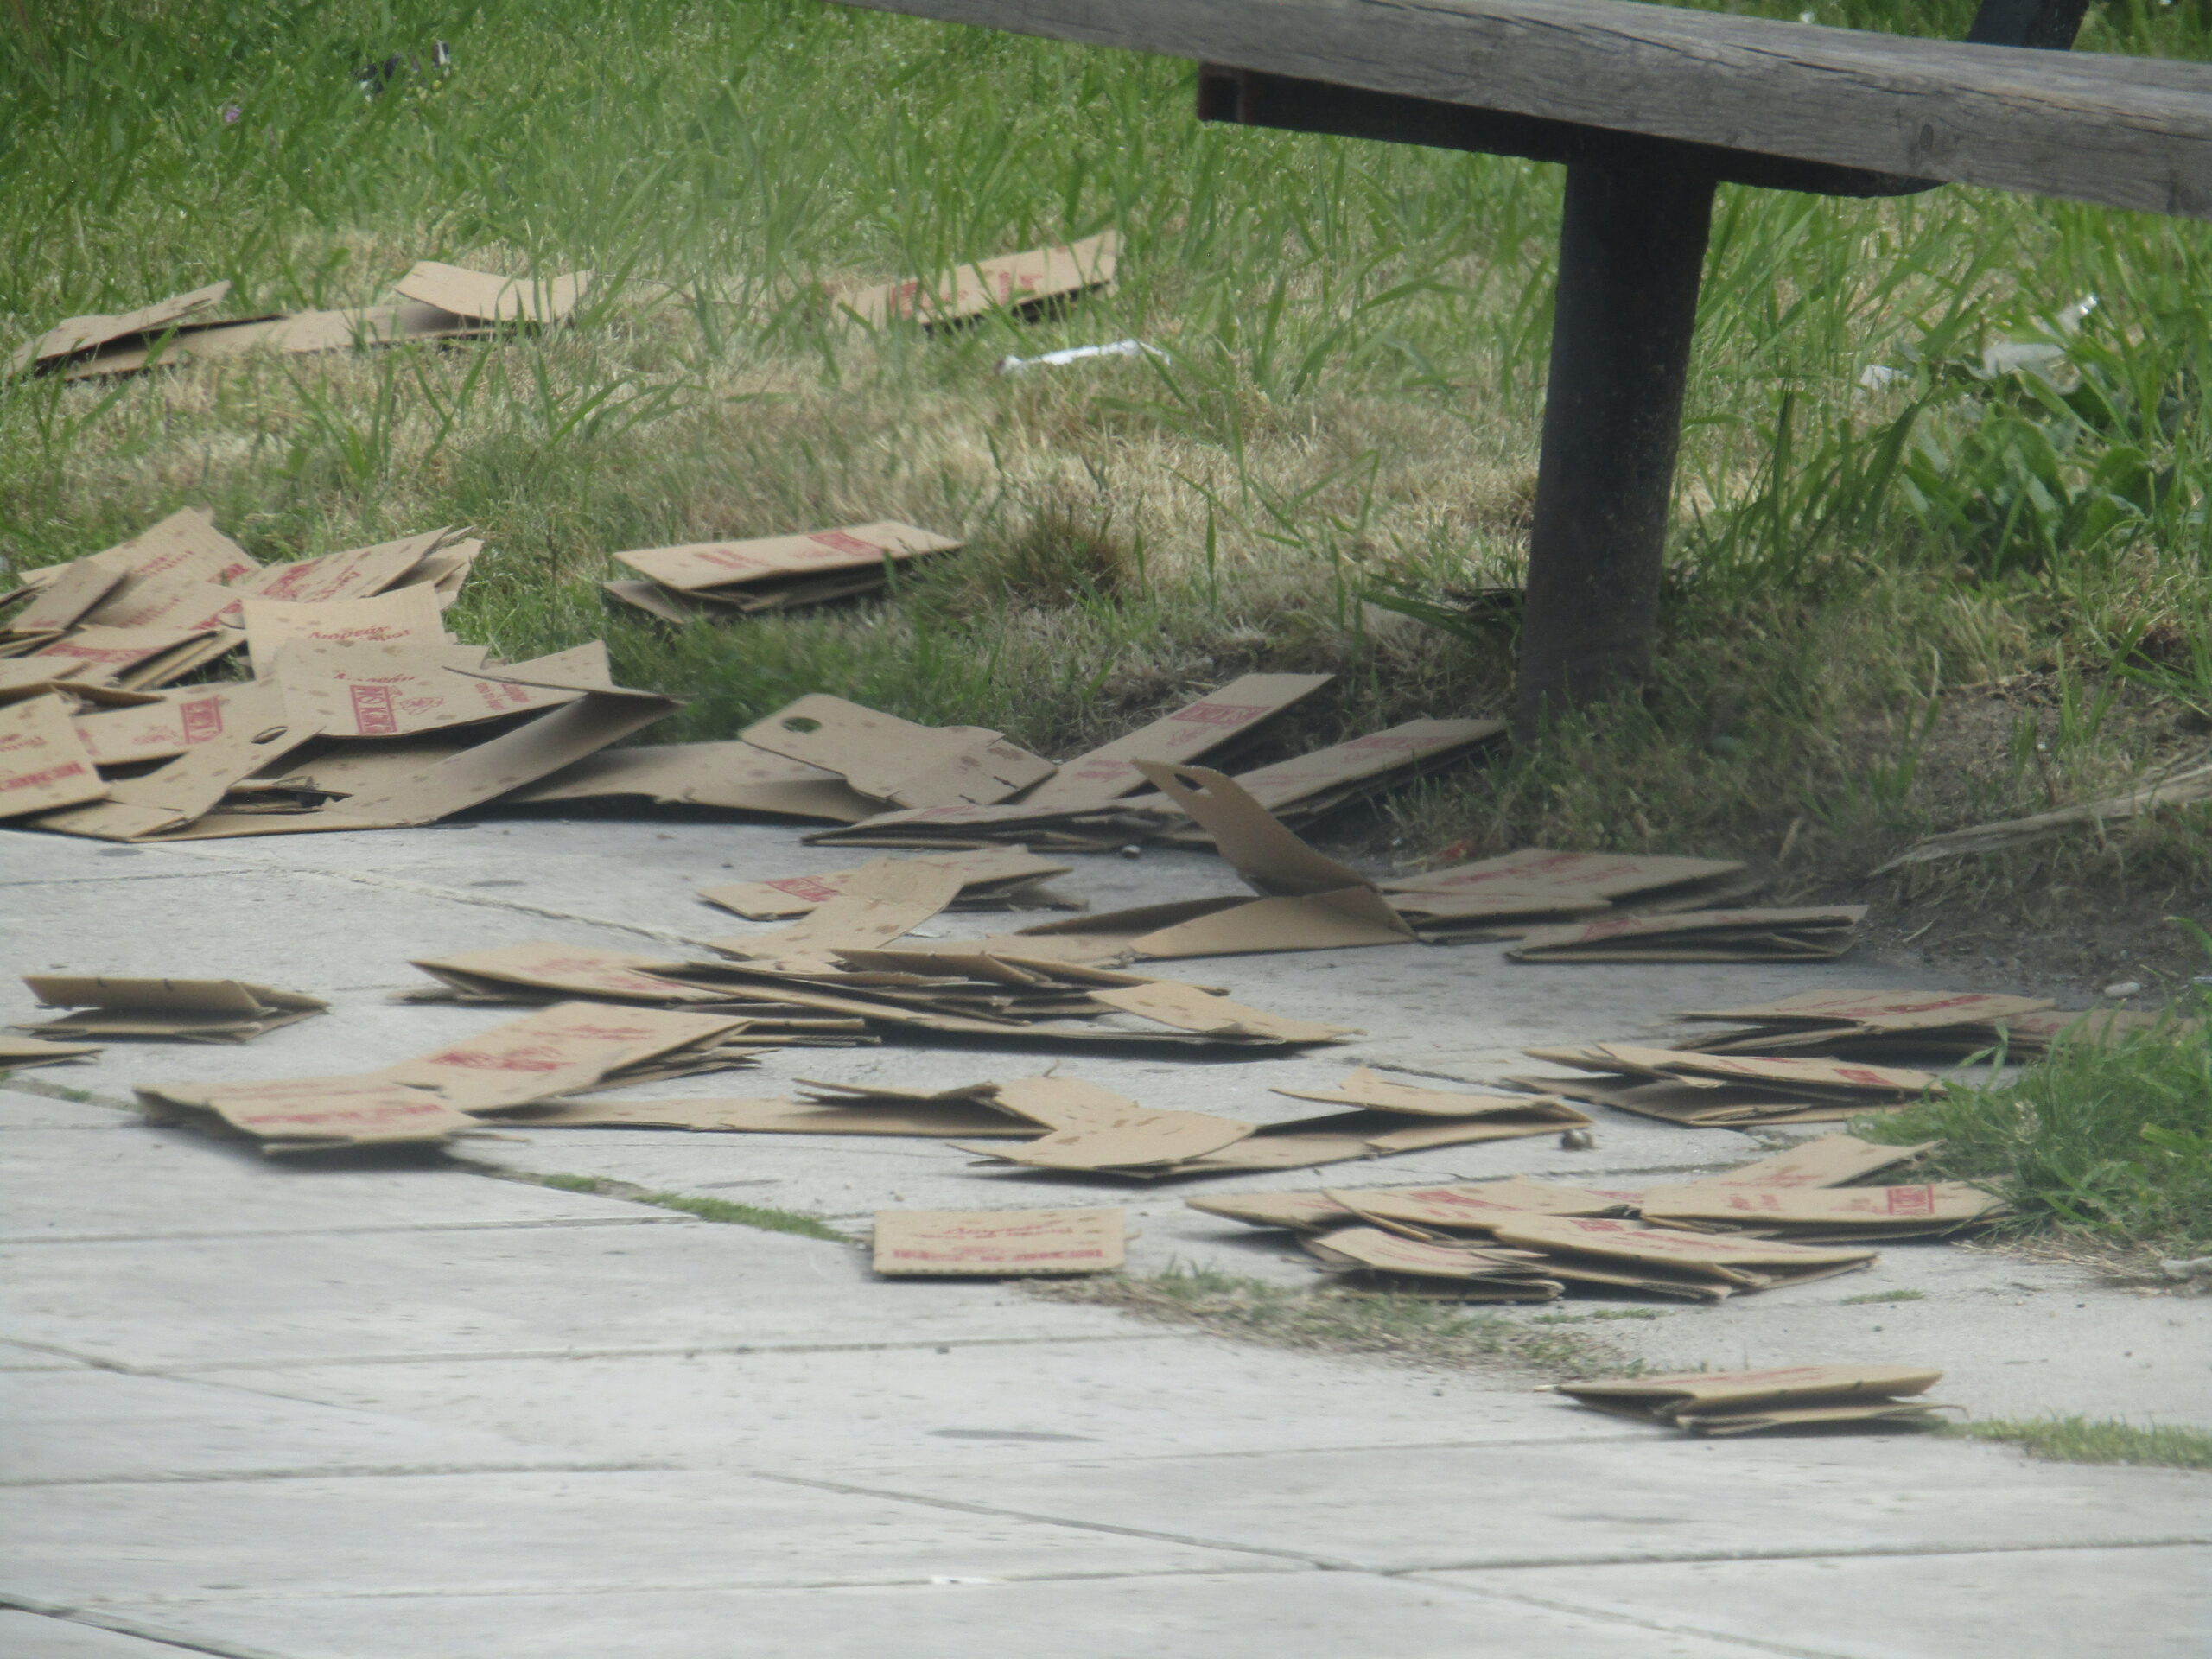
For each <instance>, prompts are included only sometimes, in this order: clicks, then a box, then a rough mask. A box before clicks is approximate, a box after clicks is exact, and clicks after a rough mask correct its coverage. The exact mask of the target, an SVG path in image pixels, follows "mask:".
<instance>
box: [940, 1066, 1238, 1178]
mask: <svg viewBox="0 0 2212 1659" xmlns="http://www.w3.org/2000/svg"><path fill="white" fill-rule="evenodd" d="M1072 1081H1073V1079H1065V1078H1029V1079H1025V1080H1023V1084H1021V1085H1016V1084H1001V1086H1000V1089H999V1090H998V1099H999V1101H1000V1103H1001V1104H1002V1105H1004V1106H1006V1107H1007V1109H1008V1110H1011V1111H1015V1112H1023V1113H1024V1115H1025V1116H1027V1113H1026V1112H1025V1111H1024V1103H1025V1102H1031V1101H1036V1100H1039V1099H1040V1098H1042V1099H1046V1100H1052V1101H1057V1100H1058V1098H1059V1095H1058V1091H1047V1090H1045V1089H1044V1088H1043V1087H1042V1086H1041V1085H1046V1084H1067V1083H1070V1082H1072ZM1083 1086H1084V1088H1085V1089H1086V1090H1088V1092H1089V1094H1090V1096H1093V1097H1094V1098H1093V1100H1092V1101H1091V1103H1090V1104H1088V1105H1087V1106H1086V1107H1085V1108H1084V1109H1083V1111H1082V1114H1081V1116H1077V1118H1076V1119H1075V1120H1074V1121H1073V1122H1069V1123H1068V1124H1067V1125H1066V1126H1065V1127H1064V1128H1056V1129H1054V1130H1052V1133H1051V1134H1049V1135H1043V1136H1041V1137H1039V1139H1037V1140H1034V1141H1026V1142H1024V1143H1023V1144H1021V1145H1020V1146H1016V1147H984V1146H969V1145H967V1144H965V1143H963V1142H961V1141H955V1142H953V1144H954V1145H955V1146H956V1147H959V1148H960V1150H961V1151H963V1152H973V1153H976V1154H979V1155H981V1156H982V1157H985V1158H989V1159H994V1160H998V1161H1000V1162H1003V1163H1013V1164H1023V1165H1027V1166H1029V1167H1030V1168H1033V1169H1058V1170H1070V1171H1082V1172H1085V1173H1096V1174H1109V1175H1145V1174H1148V1173H1151V1172H1153V1171H1154V1170H1157V1169H1163V1168H1165V1167H1166V1166H1172V1165H1176V1164H1181V1163H1185V1162H1187V1161H1188V1160H1191V1159H1193V1158H1198V1157H1203V1156H1204V1155H1205V1154H1207V1153H1210V1152H1217V1151H1219V1150H1220V1149H1221V1148H1222V1147H1225V1146H1228V1145H1229V1144H1230V1142H1232V1141H1241V1140H1243V1138H1244V1137H1245V1136H1246V1135H1249V1134H1251V1133H1252V1129H1253V1127H1254V1126H1253V1125H1251V1124H1249V1123H1243V1122H1238V1121H1236V1119H1234V1118H1227V1117H1216V1116H1212V1115H1211V1114H1210V1113H1206V1112H1161V1111H1153V1110H1151V1109H1147V1108H1146V1107H1142V1106H1140V1105H1138V1104H1137V1103H1136V1102H1135V1101H1133V1100H1125V1099H1122V1097H1121V1096H1112V1095H1109V1093H1108V1091H1106V1090H1101V1089H1095V1088H1090V1086H1089V1085H1083Z"/></svg>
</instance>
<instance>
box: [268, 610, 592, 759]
mask: <svg viewBox="0 0 2212 1659" xmlns="http://www.w3.org/2000/svg"><path fill="white" fill-rule="evenodd" d="M401 591H402V592H403V593H405V592H410V591H411V592H414V593H416V594H417V595H418V597H417V598H416V600H414V601H410V607H411V608H419V607H428V612H429V623H430V626H432V627H433V628H437V627H439V623H438V612H437V607H436V604H435V601H434V600H433V599H432V598H431V596H430V594H429V590H428V589H426V588H416V589H411V590H410V589H404V588H403V589H402V590H401ZM344 602H345V601H340V603H341V604H342V603H344ZM365 602H366V603H370V604H380V603H382V602H383V601H382V600H381V599H378V600H371V601H365ZM270 608H272V609H282V608H287V607H276V606H272V607H270ZM290 608H297V609H301V610H313V611H321V612H324V613H328V612H329V611H330V610H331V609H332V608H333V607H328V606H299V607H290ZM442 640H443V633H442V629H441V631H440V632H439V633H438V635H437V636H436V637H435V638H429V639H419V640H414V641H402V642H400V643H397V644H379V643H377V642H374V641H372V640H366V639H357V640H340V639H314V638H310V637H305V636H299V635H292V636H287V637H286V638H285V640H284V645H283V652H282V654H281V655H280V656H277V658H275V660H274V661H273V663H270V664H268V666H267V668H266V669H265V671H264V673H265V677H268V678H271V679H275V680H279V681H282V682H283V684H284V686H285V688H286V690H288V691H289V693H290V695H291V696H292V698H293V700H294V701H295V702H296V703H297V704H298V705H299V707H300V708H301V709H302V710H303V711H305V712H306V713H308V714H309V715H312V716H313V717H314V719H315V721H316V723H317V724H318V725H319V726H320V727H321V728H322V730H323V732H324V733H325V734H327V735H328V736H330V737H334V738H349V737H411V736H414V735H416V734H421V733H424V732H435V731H443V730H446V729H448V728H452V727H455V726H469V725H474V724H477V723H479V722H480V721H493V720H504V719H506V718H507V717H509V716H511V715H524V714H529V713H531V712H532V711H535V710H540V709H558V708H561V707H563V705H565V704H569V703H573V702H578V701H580V700H581V699H582V697H583V696H585V695H586V694H585V693H583V692H581V691H576V690H569V689H568V688H566V687H555V686H540V685H524V684H518V683H514V682H512V681H510V680H505V679H497V678H492V677H487V676H486V675H485V674H483V673H469V672H465V671H462V670H461V669H459V668H456V667H453V666H449V665H448V664H444V663H442V662H441V661H439V660H438V658H437V657H436V655H435V654H433V653H435V652H436V651H437V650H438V648H439V647H440V645H442ZM257 660H260V659H257Z"/></svg>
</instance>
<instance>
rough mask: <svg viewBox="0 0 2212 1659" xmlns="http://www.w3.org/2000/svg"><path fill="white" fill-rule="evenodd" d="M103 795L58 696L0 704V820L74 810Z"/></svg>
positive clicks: (104, 790)
mask: <svg viewBox="0 0 2212 1659" xmlns="http://www.w3.org/2000/svg"><path fill="white" fill-rule="evenodd" d="M107 792H108V785H106V783H105V782H104V781H103V780H102V779H101V778H100V775H99V771H98V770H97V769H96V768H95V766H93V763H92V755H91V754H90V753H87V752H86V748H85V744H84V741H83V739H81V738H80V737H79V736H78V734H77V728H76V727H75V726H73V724H72V723H71V722H70V719H69V710H68V707H67V704H65V703H64V702H62V701H61V699H60V697H59V696H54V695H52V694H50V693H49V694H48V695H47V696H35V697H26V698H24V699H22V701H20V702H10V703H4V704H0V818H18V817H24V816H26V815H28V814H30V813H41V812H51V811H54V810H57V809H67V808H73V807H79V806H81V805H82V804H84V803H86V802H88V801H98V800H100V799H103V798H105V796H106V794H107Z"/></svg>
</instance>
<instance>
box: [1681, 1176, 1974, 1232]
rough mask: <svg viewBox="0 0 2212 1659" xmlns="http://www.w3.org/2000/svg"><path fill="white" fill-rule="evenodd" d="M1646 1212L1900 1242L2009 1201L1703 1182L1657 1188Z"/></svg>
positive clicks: (1945, 1189) (1924, 1191)
mask: <svg viewBox="0 0 2212 1659" xmlns="http://www.w3.org/2000/svg"><path fill="white" fill-rule="evenodd" d="M1641 1208H1642V1211H1643V1216H1644V1217H1645V1218H1646V1219H1647V1220H1650V1221H1661V1222H1726V1223H1730V1224H1737V1225H1742V1226H1748V1227H1753V1228H1768V1227H1774V1228H1778V1229H1781V1230H1783V1231H1784V1232H1785V1235H1786V1236H1794V1235H1796V1234H1798V1233H1802V1232H1814V1231H1816V1232H1819V1233H1821V1234H1823V1235H1835V1236H1850V1235H1852V1234H1853V1232H1856V1231H1860V1230H1863V1231H1865V1232H1866V1233H1868V1234H1870V1235H1872V1234H1880V1235H1882V1236H1885V1237H1896V1236H1900V1235H1903V1234H1905V1233H1908V1232H1909V1233H1916V1234H1919V1233H1939V1232H1940V1233H1948V1232H1955V1231H1956V1230H1958V1229H1960V1228H1961V1227H1967V1226H1971V1225H1973V1224H1974V1223H1976V1222H1980V1221H1986V1220H1989V1219H1992V1218H1993V1217H1996V1216H1998V1215H1999V1214H2002V1213H2003V1212H2004V1210H2005V1205H2004V1202H2003V1201H2002V1200H2001V1199H1999V1198H1996V1197H1995V1196H1993V1194H1991V1193H1987V1192H1983V1191H1982V1190H1981V1189H1980V1188H1979V1187H1974V1186H1968V1185H1966V1184H1965V1183H1964V1182H1962V1181H1936V1182H1932V1183H1925V1184H1923V1185H1917V1186H1837V1187H1802V1186H1800V1187H1757V1186H1744V1185H1733V1186H1721V1185H1703V1184H1701V1183H1700V1184H1699V1185H1689V1186H1659V1187H1654V1188H1652V1189H1651V1190H1650V1191H1649V1192H1646V1193H1645V1194H1644V1195H1643V1204H1642V1206H1641Z"/></svg>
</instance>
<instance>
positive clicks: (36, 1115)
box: [0, 1069, 140, 1132]
mask: <svg viewBox="0 0 2212 1659" xmlns="http://www.w3.org/2000/svg"><path fill="white" fill-rule="evenodd" d="M68 1075H69V1072H68V1071H67V1069H62V1070H59V1071H44V1070H41V1074H40V1075H39V1076H37V1077H25V1076H24V1075H23V1074H22V1073H20V1072H18V1073H16V1075H15V1076H13V1077H10V1078H8V1079H7V1080H6V1081H5V1082H0V1132H4V1131H6V1130H9V1129H122V1128H134V1127H136V1126H137V1123H138V1122H139V1121H140V1120H139V1117H138V1115H137V1113H135V1112H129V1111H118V1109H116V1108H115V1107H113V1106H102V1105H98V1104H95V1103H92V1102H90V1101H77V1100H70V1099H67V1098H66V1097H62V1096H55V1095H49V1094H44V1093H38V1094H34V1093H32V1092H31V1091H30V1090H29V1089H27V1088H26V1087H24V1084H26V1083H29V1084H35V1085H43V1086H44V1087H45V1088H49V1089H57V1090H60V1089H67V1088H69V1087H71V1085H70V1084H67V1083H65V1082H63V1081H61V1079H62V1078H66V1077H68Z"/></svg>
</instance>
